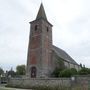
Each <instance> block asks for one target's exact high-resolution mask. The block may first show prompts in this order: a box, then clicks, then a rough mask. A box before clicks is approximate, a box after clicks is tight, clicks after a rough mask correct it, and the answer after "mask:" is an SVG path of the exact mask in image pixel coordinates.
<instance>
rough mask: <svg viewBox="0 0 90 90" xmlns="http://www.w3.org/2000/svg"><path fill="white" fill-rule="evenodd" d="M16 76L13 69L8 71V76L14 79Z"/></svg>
mask: <svg viewBox="0 0 90 90" xmlns="http://www.w3.org/2000/svg"><path fill="white" fill-rule="evenodd" d="M15 75H16V73H15V71H14V70H13V69H12V68H11V70H10V71H7V76H11V77H14V76H15Z"/></svg>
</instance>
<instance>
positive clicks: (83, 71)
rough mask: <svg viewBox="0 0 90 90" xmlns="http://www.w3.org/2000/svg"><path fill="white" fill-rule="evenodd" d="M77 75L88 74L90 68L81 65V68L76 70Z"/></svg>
mask: <svg viewBox="0 0 90 90" xmlns="http://www.w3.org/2000/svg"><path fill="white" fill-rule="evenodd" d="M78 74H79V75H88V74H90V69H89V68H85V67H83V68H82V69H81V70H79V71H78Z"/></svg>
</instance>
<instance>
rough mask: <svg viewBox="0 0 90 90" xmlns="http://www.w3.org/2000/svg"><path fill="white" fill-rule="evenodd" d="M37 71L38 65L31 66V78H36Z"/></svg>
mask: <svg viewBox="0 0 90 90" xmlns="http://www.w3.org/2000/svg"><path fill="white" fill-rule="evenodd" d="M36 72H37V69H36V67H31V78H36Z"/></svg>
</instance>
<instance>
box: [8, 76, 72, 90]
mask: <svg viewBox="0 0 90 90" xmlns="http://www.w3.org/2000/svg"><path fill="white" fill-rule="evenodd" d="M70 82H71V80H70V79H69V78H48V79H29V78H27V79H26V78H22V79H20V78H12V79H10V80H9V82H8V86H11V87H21V88H31V87H37V86H50V87H52V86H65V87H70V85H71V84H70Z"/></svg>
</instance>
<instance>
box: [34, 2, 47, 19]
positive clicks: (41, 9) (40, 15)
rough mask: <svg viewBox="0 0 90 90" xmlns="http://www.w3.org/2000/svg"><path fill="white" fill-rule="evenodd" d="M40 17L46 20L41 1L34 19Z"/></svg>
mask: <svg viewBox="0 0 90 90" xmlns="http://www.w3.org/2000/svg"><path fill="white" fill-rule="evenodd" d="M40 18H43V19H45V20H47V17H46V14H45V10H44V7H43V4H42V3H41V5H40V9H39V11H38V14H37V17H36V20H37V19H40Z"/></svg>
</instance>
